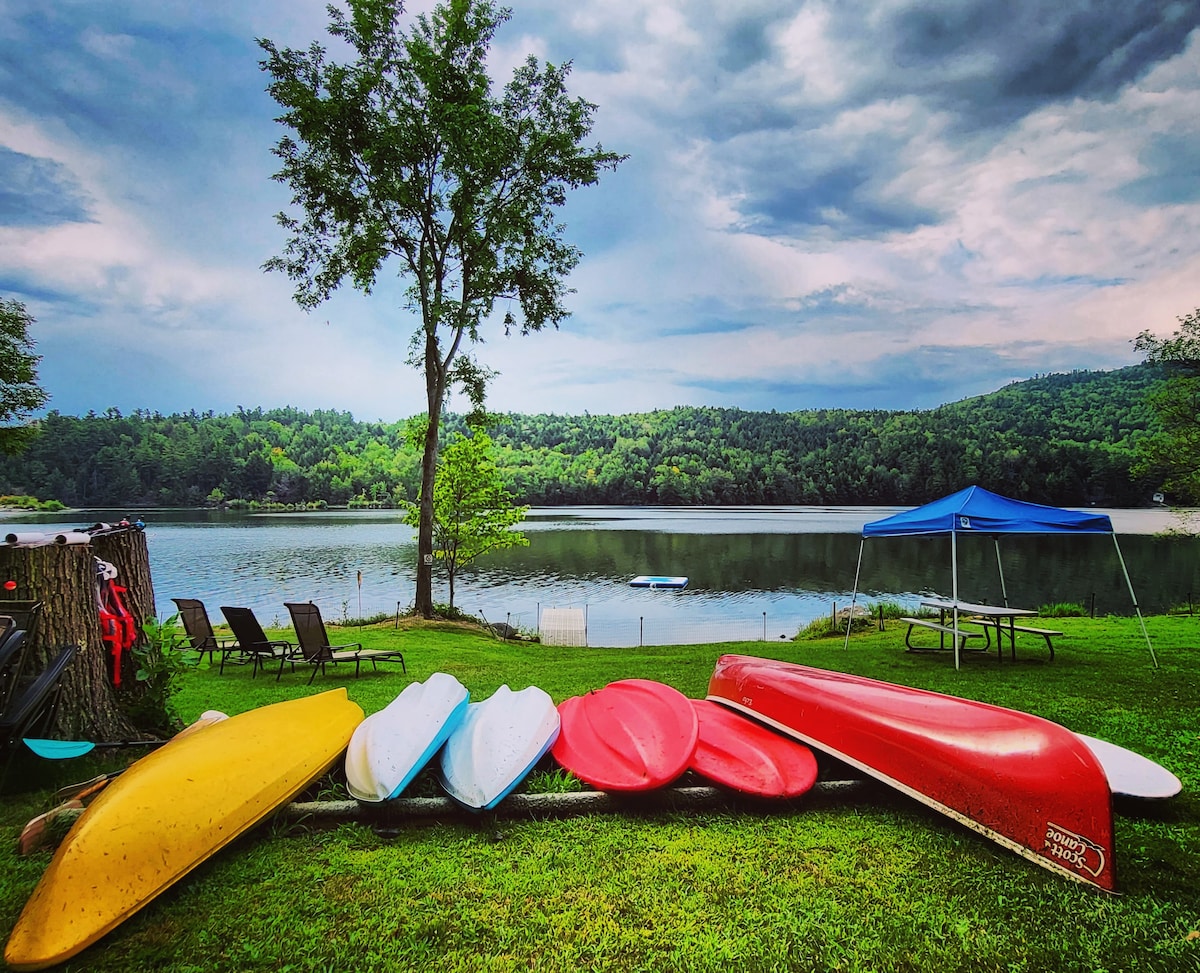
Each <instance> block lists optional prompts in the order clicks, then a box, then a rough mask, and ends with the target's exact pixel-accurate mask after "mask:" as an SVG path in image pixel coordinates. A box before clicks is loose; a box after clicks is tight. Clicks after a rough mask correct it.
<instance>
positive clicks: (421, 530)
mask: <svg viewBox="0 0 1200 973" xmlns="http://www.w3.org/2000/svg"><path fill="white" fill-rule="evenodd" d="M445 397H446V377H445V368H444V367H443V365H442V359H441V355H440V354H439V349H438V343H437V339H436V336H435V335H434V334H430V333H427V334H426V340H425V400H426V404H427V407H428V410H429V423H428V425H427V426H426V427H425V449H424V452H423V453H422V456H421V496H420V497H419V498H418V502H419V504H420V517H419V518H418V520H417V591H416V596H415V598H414V599H413V608H414V610H415V611H416V612H417V613H418V614H420V616H421V617H422V618H433V486H434V483H435V481H436V478H437V458H438V427H439V426H440V425H441V421H442V402H443V401H444V400H445Z"/></svg>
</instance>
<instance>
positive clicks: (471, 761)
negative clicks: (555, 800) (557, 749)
mask: <svg viewBox="0 0 1200 973" xmlns="http://www.w3.org/2000/svg"><path fill="white" fill-rule="evenodd" d="M558 730H559V724H558V710H557V708H555V706H554V700H552V699H551V698H550V695H549V693H547V692H545V691H544V690H542V689H539V688H538V687H537V686H527V687H526V688H525V689H522V690H521V691H520V692H513V691H512V690H511V689H509V688H508V686H501V687H500V688H499V689H497V690H496V692H495V693H493V694H492V695H491V696H489V697H488V698H487V699H485V700H483V701H481V702H478V703H471V705H470V706H468V707H467V715H466V716H465V717H464V719H463V721H462V723H460V724H459V725H458V728H457V729H456V730H455V731H454V732H453V733H451V734H450V738H449V739H448V740H447V741H446V745H445V747H443V748H442V752H441V755H440V757H439V759H438V776H439V778H440V780H441V783H442V787H443V788H444V789H445V791H446V793H447V794H449V795H450V796H451V797H452V798H453V799H454V800H455V801H456V802H457V803H458V804H460V805H462V806H463V807H465V808H467V809H468V810H471V811H488V810H491V809H492V808H494V807H495V806H496V805H497V804H499V803H500V802H501V801H502V800H504V798H505V797H507V796H508V795H509V794H510V793H512V790H513V788H515V787H516V786H517V785H518V784H519V783H521V781H523V780H524V779H525V777H526V776H527V775H528V774H529V772H530V771H531V770H533V767H534V765H535V764H536V763H537V762H538V761H539V760H540V759H541V758H542V757H543V756H544V755H545V754H546V752H547V751H549V749H550V747H551V746H552V745H553V744H554V741H555V740H557V739H558Z"/></svg>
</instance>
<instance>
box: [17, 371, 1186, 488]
mask: <svg viewBox="0 0 1200 973" xmlns="http://www.w3.org/2000/svg"><path fill="white" fill-rule="evenodd" d="M1161 378H1162V373H1161V372H1160V371H1159V370H1157V369H1156V368H1152V367H1150V366H1145V365H1139V366H1134V367H1131V368H1125V369H1121V370H1118V371H1113V372H1073V373H1071V374H1063V375H1046V376H1043V377H1038V378H1035V379H1031V380H1029V381H1025V382H1018V383H1015V384H1013V385H1009V386H1007V387H1006V388H1003V389H1001V390H1000V391H998V392H995V393H992V394H990V395H984V396H979V397H977V398H971V399H965V400H963V401H961V402H955V403H952V404H949V405H945V406H941V407H940V408H937V409H931V410H923V411H913V412H893V411H883V410H872V411H861V410H848V409H820V410H808V411H804V412H745V411H742V410H739V409H715V408H693V407H681V408H676V409H671V410H664V411H658V412H648V413H643V414H636V415H622V416H603V415H597V416H593V415H587V414H585V415H582V416H559V415H529V416H527V415H518V416H509V417H506V418H504V419H503V420H502V421H501V422H500V424H499V425H497V426H496V427H495V428H494V429H492V430H491V433H492V438H493V439H494V440H495V443H496V447H497V461H498V465H499V467H500V469H501V470H502V472H503V475H504V477H505V479H506V482H507V485H508V487H509V489H510V490H511V491H512V492H513V493H514V494H515V495H516V496H517V498H518V500H519V501H520V502H521V503H529V504H569V503H570V504H573V503H584V504H654V503H662V504H858V503H861V504H916V503H922V502H925V501H927V500H930V499H933V498H935V497H938V496H941V495H943V494H945V493H948V492H950V491H953V490H957V489H959V488H961V487H964V486H967V485H969V484H972V483H977V484H980V485H981V486H984V487H987V488H988V489H990V490H994V491H996V492H997V493H1003V494H1005V495H1007V496H1011V497H1017V498H1020V499H1024V500H1032V501H1035V502H1038V503H1053V504H1076V505H1082V504H1089V503H1094V504H1098V505H1112V506H1136V505H1139V504H1143V503H1146V502H1148V500H1149V498H1150V496H1151V494H1152V493H1153V491H1154V489H1155V488H1156V486H1157V484H1156V483H1152V482H1146V481H1141V482H1139V481H1136V480H1134V479H1133V478H1132V477H1131V475H1130V466H1131V464H1132V462H1133V456H1134V453H1133V450H1134V444H1135V442H1136V441H1137V439H1138V438H1139V437H1140V436H1142V435H1145V433H1146V430H1147V429H1148V428H1149V427H1150V425H1151V423H1152V418H1151V414H1150V411H1149V409H1148V407H1147V405H1146V394H1147V392H1148V391H1149V389H1150V388H1151V387H1152V386H1153V385H1155V384H1156V383H1157V382H1159V381H1160V380H1161ZM407 425H408V423H407V422H406V421H402V422H396V423H390V424H383V423H369V422H357V421H355V420H354V418H353V416H351V415H350V414H349V413H346V412H334V411H317V412H311V413H309V412H301V411H299V410H296V409H291V408H284V409H271V410H263V409H254V410H245V409H239V410H238V411H237V412H235V413H233V414H232V415H214V414H212V413H203V414H198V413H194V412H193V413H188V414H187V415H170V416H162V415H159V414H157V413H152V412H141V411H139V412H135V413H134V414H132V415H128V416H124V415H121V414H120V413H119V412H117V411H116V410H113V409H110V410H108V411H107V412H105V413H104V414H102V415H95V414H89V415H87V416H83V417H74V416H64V415H60V414H58V413H57V412H52V413H50V414H49V415H48V416H47V417H46V418H45V419H43V420H42V421H41V435H39V436H38V437H37V438H36V439H35V440H34V442H33V443H32V444H31V446H30V447H29V449H28V450H27V451H26V452H25V453H23V454H21V455H20V456H16V457H9V458H4V459H0V493H10V494H30V495H34V496H38V497H43V498H54V499H58V500H61V501H63V502H64V503H67V504H69V505H71V506H76V507H85V506H101V507H109V506H130V507H133V506H139V505H161V506H178V505H201V504H204V503H220V502H229V501H237V502H247V501H256V502H258V501H268V502H278V503H285V504H286V503H295V504H299V503H313V502H316V501H326V502H328V503H330V504H335V505H341V504H368V503H369V504H381V505H389V504H396V503H398V502H400V501H402V500H405V499H413V498H414V497H415V495H416V490H417V486H418V482H419V473H420V454H419V452H418V451H417V449H416V448H414V447H413V446H411V445H409V443H408V442H407V439H406V435H405V432H406V429H407ZM462 428H463V426H462V419H461V418H460V417H456V416H450V417H449V418H448V421H447V422H446V424H445V427H444V429H445V432H446V434H447V435H449V434H451V433H453V432H454V431H458V430H461V429H462Z"/></svg>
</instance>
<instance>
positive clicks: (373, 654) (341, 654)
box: [275, 601, 408, 685]
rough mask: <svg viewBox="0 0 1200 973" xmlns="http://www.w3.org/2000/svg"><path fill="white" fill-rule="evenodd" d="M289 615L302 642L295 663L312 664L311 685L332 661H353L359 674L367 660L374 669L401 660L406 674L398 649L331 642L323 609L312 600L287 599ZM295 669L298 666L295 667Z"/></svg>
mask: <svg viewBox="0 0 1200 973" xmlns="http://www.w3.org/2000/svg"><path fill="white" fill-rule="evenodd" d="M284 607H286V608H287V610H288V614H289V615H291V616H292V624H293V625H294V626H295V627H296V641H297V642H299V643H300V653H301V654H300V656H299V657H297V658H296V662H307V663H308V664H309V665H311V666H312V667H313V671H312V675H310V676H309V677H308V682H309V684H310V685H311V684H312V681H313V679H314V678H316V675H317V670H320V672H321V675H324V674H325V666H326V665H327V664H329V663H334V664H336V663H339V662H353V663H354V676H355V678H357V677H358V674H359V671H360V669H361V666H362V664H363V663H364V662H370V663H371V667H372V668H377V666H376V665H375V664H376V663H377V662H385V661H395V662H399V663H400V669H401V671H402V672H404V673H407V672H408V668H407V667H406V666H405V665H404V656H403V654H402V653H401V652H400V651H399V650H389V649H364V648H363V647H362V643H361V642H348V643H346V644H345V645H330V644H329V635H328V634H327V633H326V631H325V622H324V621H323V620H322V618H321V609H319V608H318V607H317V606H316V605H314V604H313V603H312V602H311V601H305V602H286V603H285V606H284ZM292 668H293V669H294V668H295V666H293V667H292ZM281 675H283V663H282V662H280V664H279V674H278V675H276V676H275V678H276V680H278V679H279V676H281Z"/></svg>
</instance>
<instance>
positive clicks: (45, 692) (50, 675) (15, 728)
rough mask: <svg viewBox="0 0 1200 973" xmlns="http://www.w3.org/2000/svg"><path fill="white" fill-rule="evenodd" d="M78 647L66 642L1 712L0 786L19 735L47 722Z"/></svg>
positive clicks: (0, 786) (15, 749) (16, 746)
mask: <svg viewBox="0 0 1200 973" xmlns="http://www.w3.org/2000/svg"><path fill="white" fill-rule="evenodd" d="M78 651H79V646H77V645H65V646H63V647H62V648H60V649H59V650H58V653H57V654H56V655H55V656H54V658H52V659H51V660H50V662H49V663H48V664H47V666H46V668H45V669H43V670H42V671H41V672H40V673H38V675H37V676H36V677H35V678H34V680H33V682H31V683H30V684H29V685H28V686H25V687H24V688H23V689H21V690H20V691H18V692H17V693H16V695H15V696H13V697H12V698H11V699H10V700H9V701H8V705H6V706H5V708H4V712H3V713H0V751H4V752H6V753H7V756H6V757H5V760H4V765H3V768H0V788H3V786H4V781H5V780H6V779H7V777H8V770H9V767H10V766H11V765H12V761H13V757H14V756H16V751H17V748H18V747H19V746H20V743H21V738H22V737H25V736H28V735H29V734H30V733H31V732H33V731H34V730H36V729H37V728H39V727H45V726H48V725H49V723H50V720H51V718H52V717H53V715H54V708H55V706H56V705H57V704H58V693H59V689H60V688H61V685H62V677H63V673H64V672H65V671H66V669H67V666H69V665H70V664H71V662H72V661H73V660H74V658H75V654H76V653H77V652H78Z"/></svg>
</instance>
